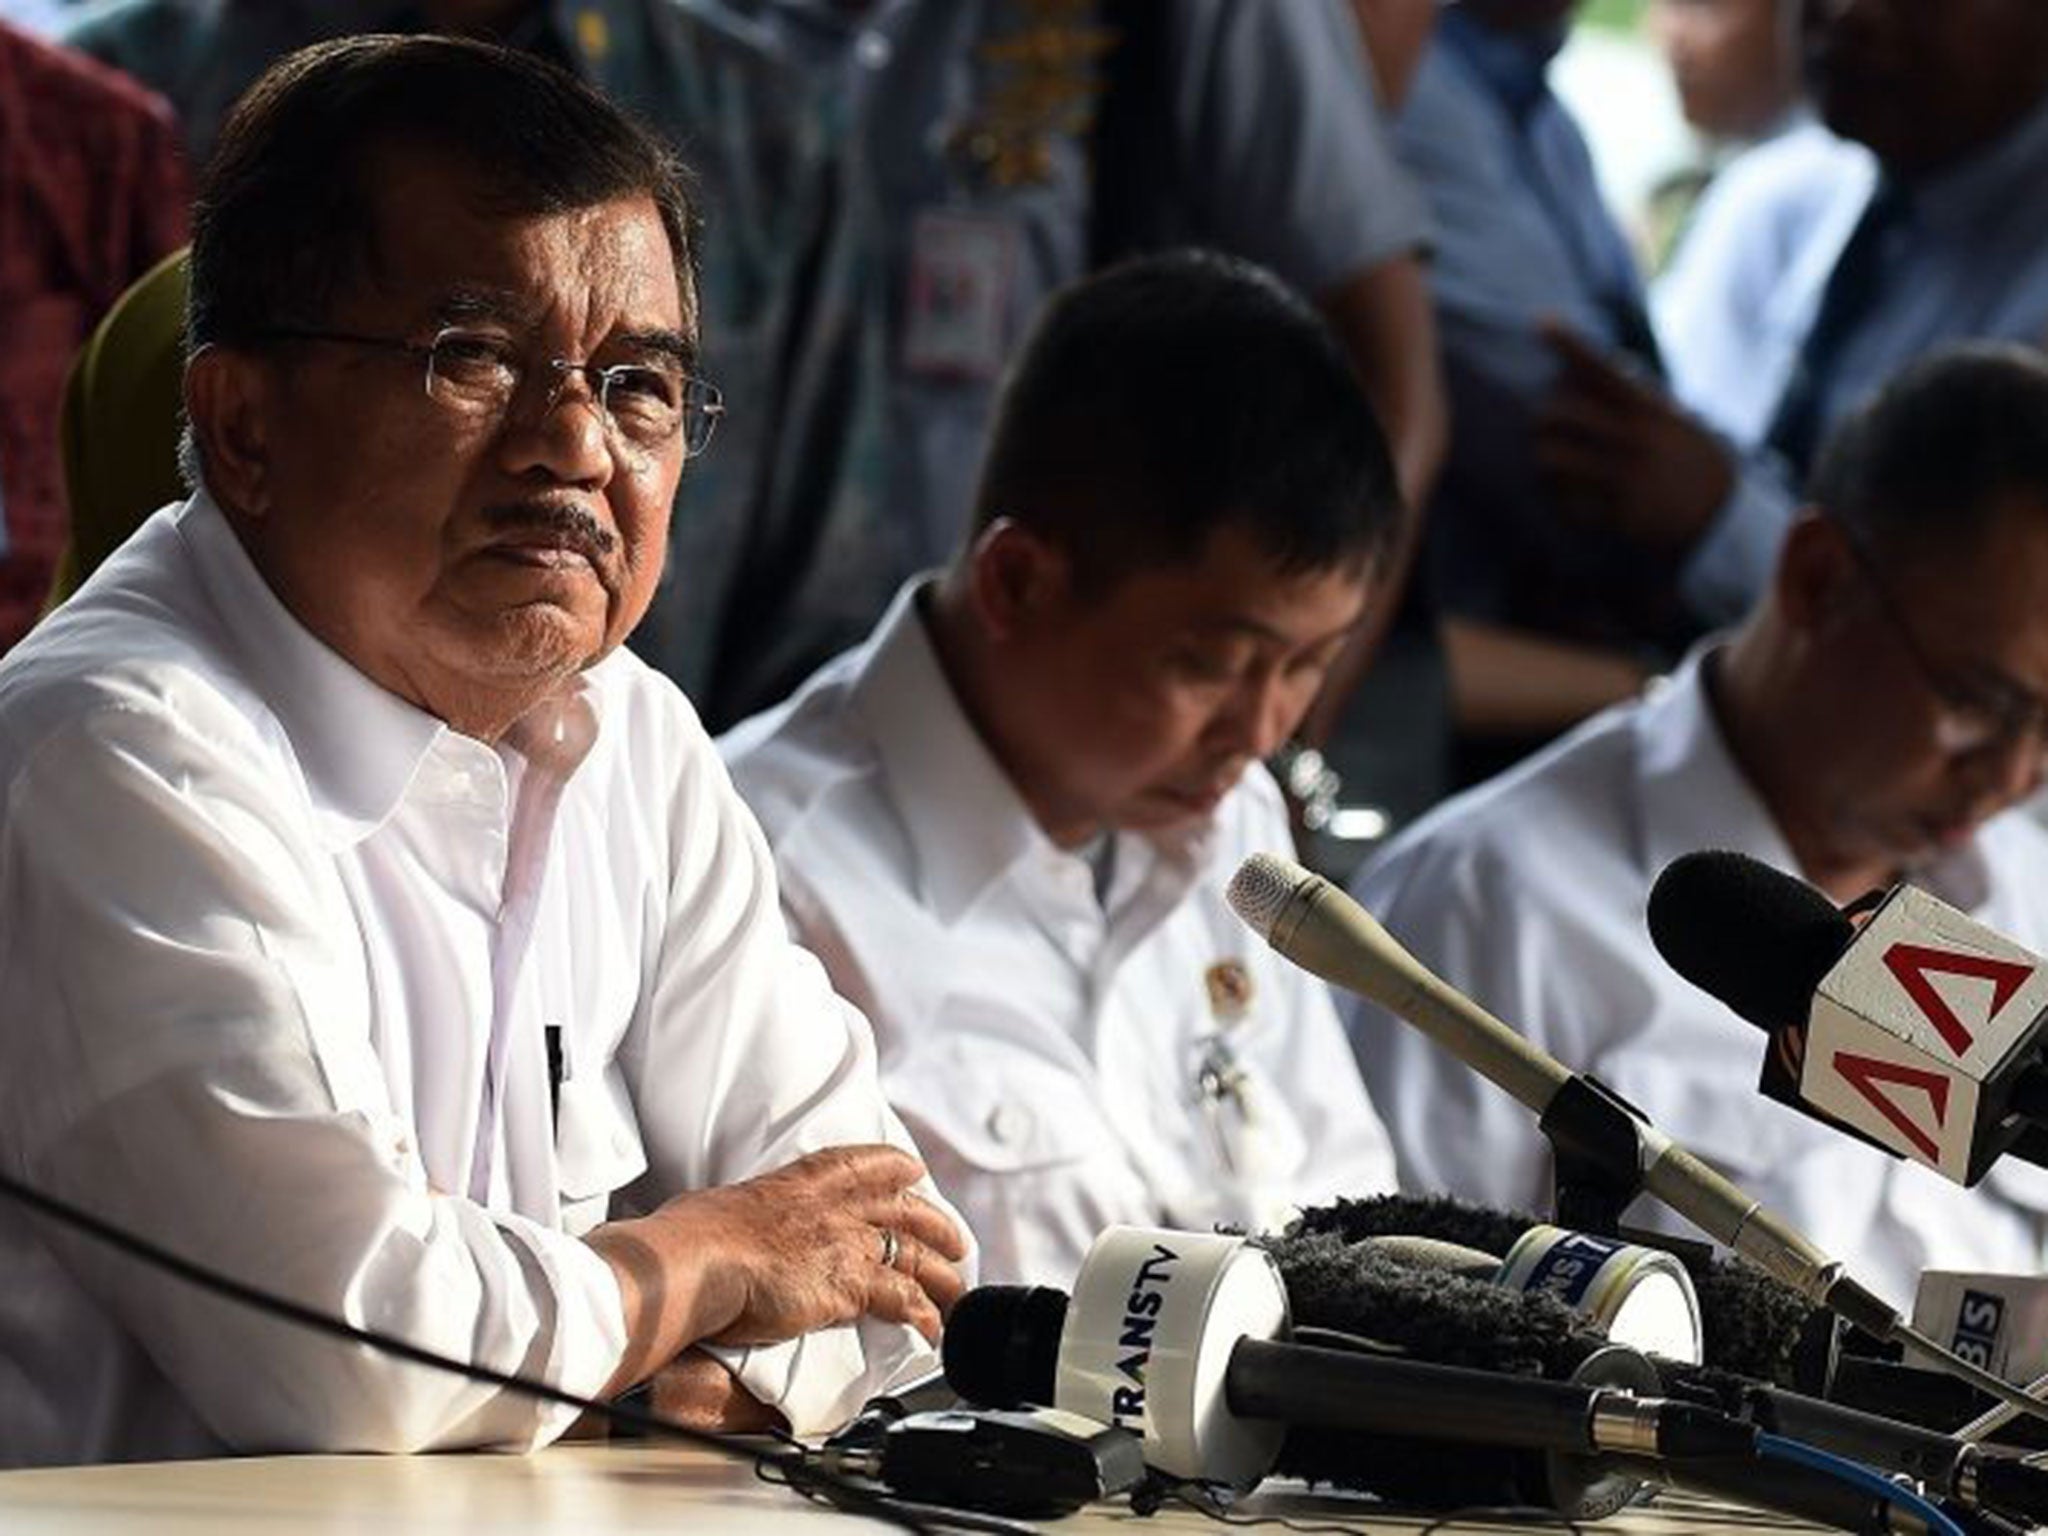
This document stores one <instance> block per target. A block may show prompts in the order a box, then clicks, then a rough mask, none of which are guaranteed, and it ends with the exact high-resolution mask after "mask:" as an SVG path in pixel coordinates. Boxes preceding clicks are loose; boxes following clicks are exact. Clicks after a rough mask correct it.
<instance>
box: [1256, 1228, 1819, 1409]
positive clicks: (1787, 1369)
mask: <svg viewBox="0 0 2048 1536" xmlns="http://www.w3.org/2000/svg"><path fill="white" fill-rule="evenodd" d="M1536 1225H1538V1220H1537V1218H1536V1217H1534V1216H1528V1215H1524V1214H1521V1213H1519V1212H1512V1211H1495V1210H1489V1209H1487V1208H1485V1207H1483V1206H1476V1205H1468V1204H1466V1203H1465V1202H1463V1201H1461V1200H1453V1199H1450V1198H1448V1197H1445V1196H1442V1195H1378V1196H1374V1197H1373V1198H1371V1199H1366V1200H1338V1201H1336V1202H1335V1203H1334V1204H1331V1205H1326V1206H1316V1207H1311V1208H1310V1209H1308V1210H1304V1211H1303V1212H1302V1213H1301V1215H1300V1216H1299V1217H1298V1218H1297V1219H1296V1220H1295V1221H1294V1222H1293V1224H1292V1225H1290V1226H1289V1227H1288V1229H1287V1232H1288V1236H1289V1237H1290V1238H1293V1237H1299V1236H1325V1237H1330V1238H1334V1239H1335V1240H1337V1241H1339V1242H1343V1243H1358V1242H1363V1241H1365V1240H1367V1239H1370V1238H1378V1237H1386V1236H1395V1235H1401V1236H1413V1237H1431V1238H1438V1239H1441V1240H1442V1241H1445V1242H1450V1243H1457V1244H1460V1245H1462V1246H1464V1247H1467V1248H1476V1249H1481V1250H1483V1251H1485V1252H1488V1253H1498V1254H1502V1255H1505V1254H1506V1253H1507V1252H1508V1251H1509V1250H1510V1249H1511V1248H1513V1247H1514V1246H1515V1244H1516V1243H1517V1242H1518V1241H1520V1239H1521V1237H1522V1235H1523V1234H1524V1233H1525V1232H1527V1231H1528V1230H1529V1229H1530V1228H1531V1227H1534V1226H1536ZM1628 1238H1629V1241H1631V1242H1644V1241H1650V1242H1655V1243H1657V1244H1658V1246H1660V1247H1664V1248H1666V1249H1667V1250H1668V1251H1669V1252H1671V1253H1672V1254H1673V1255H1674V1256H1675V1257H1676V1258H1677V1259H1678V1261H1679V1262H1680V1263H1681V1264H1683V1265H1684V1266H1685V1269H1686V1273H1687V1274H1688V1275H1690V1276H1691V1278H1692V1283H1693V1290H1694V1292H1695V1293H1696V1294H1697V1295H1698V1297H1699V1304H1700V1332H1701V1338H1702V1341H1703V1343H1704V1345H1705V1349H1706V1361H1707V1364H1708V1365H1709V1366H1711V1367H1715V1368H1717V1369H1720V1370H1724V1371H1731V1372H1734V1373H1736V1374H1738V1375H1742V1376H1747V1377H1751V1378H1753V1379H1754V1380H1757V1381H1764V1382H1769V1383H1770V1384H1771V1385H1772V1386H1776V1387H1784V1388H1786V1389H1788V1390H1790V1391H1794V1392H1804V1393H1807V1394H1809V1395H1811V1396H1820V1395H1822V1394H1824V1393H1825V1392H1826V1390H1827V1386H1828V1380H1829V1372H1830V1370H1831V1369H1832V1367H1833V1364H1834V1359H1835V1352H1836V1342H1835V1341H1836V1338H1837V1336H1838V1332H1839V1330H1838V1329H1837V1327H1836V1324H1835V1320H1834V1317H1833V1315H1832V1314H1831V1313H1829V1312H1828V1310H1827V1309H1826V1308H1825V1307H1820V1306H1816V1305H1815V1304H1814V1303H1813V1302H1811V1301H1809V1300H1807V1299H1806V1298H1805V1297H1804V1296H1802V1295H1800V1294H1799V1293H1798V1292H1797V1291H1795V1290H1793V1289H1792V1288H1791V1287H1790V1286H1788V1285H1786V1284H1784V1283H1783V1282H1782V1281H1779V1280H1776V1279H1773V1278H1772V1277H1771V1276H1770V1275H1767V1274H1765V1273H1764V1271H1762V1270H1761V1269H1759V1268H1757V1267H1756V1266H1755V1265H1754V1264H1750V1263H1748V1262H1746V1261H1745V1260H1742V1259H1737V1258H1717V1257H1715V1256H1714V1255H1713V1254H1712V1253H1711V1251H1710V1250H1708V1249H1707V1248H1706V1247H1705V1245H1703V1244H1700V1243H1693V1242H1674V1241H1671V1240H1670V1239H1668V1238H1660V1237H1657V1236H1655V1235H1654V1234H1649V1233H1642V1232H1632V1233H1630V1234H1628ZM1282 1273H1283V1274H1285V1273H1286V1266H1285V1264H1284V1263H1283V1265H1282ZM1288 1297H1289V1300H1290V1302H1295V1298H1294V1285H1293V1280H1292V1278H1291V1277H1289V1281H1288ZM1295 1318H1296V1321H1302V1320H1303V1318H1302V1313H1301V1309H1300V1304H1299V1303H1298V1302H1295ZM1367 1331H1370V1330H1367Z"/></svg>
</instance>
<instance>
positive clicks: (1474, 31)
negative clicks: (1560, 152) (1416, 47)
mask: <svg viewBox="0 0 2048 1536" xmlns="http://www.w3.org/2000/svg"><path fill="white" fill-rule="evenodd" d="M1437 35H1438V36H1439V37H1440V38H1441V39H1442V40H1443V43H1444V46H1445V47H1447V48H1449V49H1450V50H1451V51H1452V52H1453V53H1455V54H1456V55H1457V56H1458V57H1459V58H1461V59H1463V60H1464V61H1465V64H1466V66H1467V67H1468V68H1470V69H1471V70H1472V72H1473V73H1474V74H1476V75H1477V76H1478V77H1479V78H1480V80H1481V81H1483V82H1484V83H1485V85H1486V88H1487V89H1488V90H1489V91H1491V92H1492V93H1493V94H1494V95H1495V96H1496V97H1497V98H1498V99H1499V100H1500V102H1501V103H1502V104H1503V105H1504V106H1505V107H1506V108H1507V109H1508V112H1509V114H1510V115H1511V116H1513V117H1514V118H1515V119H1516V120H1517V121H1518V122H1519V121H1521V120H1522V119H1525V118H1527V117H1528V115H1529V114H1530V113H1531V112H1532V111H1534V110H1535V109H1536V107H1537V106H1539V105H1540V104H1541V103H1542V102H1543V101H1544V99H1545V98H1546V97H1548V96H1549V94H1550V85H1549V82H1548V80H1547V79H1546V78H1545V77H1546V74H1547V72H1548V70H1549V68H1550V61H1551V60H1552V59H1554V58H1556V57H1557V51H1558V49H1560V48H1562V47H1563V46H1564V37H1565V34H1564V31H1563V29H1562V28H1559V29H1556V30H1555V31H1554V32H1552V31H1532V30H1528V29H1523V30H1518V31H1513V32H1504V31H1498V30H1496V29H1494V28H1492V27H1489V26H1486V25H1484V24H1482V23H1480V22H1477V21H1474V20H1473V19H1472V18H1471V17H1470V16H1469V15H1467V14H1466V13H1465V11H1464V10H1463V9H1462V8H1461V7H1459V6H1456V5H1450V6H1446V7H1445V8H1444V10H1443V11H1442V13H1441V14H1440V15H1439V16H1438V18H1437Z"/></svg>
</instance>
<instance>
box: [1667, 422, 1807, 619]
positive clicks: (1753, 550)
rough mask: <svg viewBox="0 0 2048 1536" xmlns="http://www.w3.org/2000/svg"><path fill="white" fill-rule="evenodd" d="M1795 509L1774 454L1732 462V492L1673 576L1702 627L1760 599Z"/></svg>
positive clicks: (1736, 615)
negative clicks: (1733, 481) (1733, 465)
mask: <svg viewBox="0 0 2048 1536" xmlns="http://www.w3.org/2000/svg"><path fill="white" fill-rule="evenodd" d="M1729 452H1730V453H1731V454H1733V453H1734V449H1733V448H1730V450H1729ZM1798 504H1799V498H1798V496H1797V494H1796V493H1795V492H1794V491H1793V489H1792V487H1791V485H1790V484H1789V483H1788V481H1787V479H1786V475H1785V470H1784V465H1783V463H1782V461H1780V460H1779V459H1778V458H1777V457H1776V455H1774V454H1771V453H1770V452H1768V451H1761V452H1757V453H1753V454H1749V455H1747V456H1742V457H1736V458H1735V489H1734V490H1733V491H1731V492H1730V493H1729V496H1728V500H1727V501H1726V502H1725V503H1723V504H1722V507H1721V509H1720V511H1719V512H1717V513H1716V514H1715V516H1714V521H1713V522H1712V523H1711V524H1709V525H1708V527H1707V531H1706V533H1705V535H1703V536H1702V537H1701V539H1700V541H1699V543H1698V544H1696V545H1694V546H1693V550H1692V553H1691V554H1690V555H1688V556H1687V557H1686V561H1685V565H1684V567H1683V568H1682V569H1681V570H1680V572H1679V578H1678V588H1679V594H1680V596H1682V597H1683V598H1684V599H1685V602H1686V604H1687V606H1689V607H1690V608H1691V609H1692V611H1693V613H1694V614H1695V615H1696V616H1697V617H1698V618H1699V620H1700V622H1701V623H1702V624H1703V625H1705V626H1707V627H1709V628H1712V627H1716V626H1719V625H1723V624H1732V623H1734V622H1735V621H1737V620H1738V619H1740V618H1741V617H1742V616H1743V615H1744V614H1746V613H1748V612H1749V610H1750V607H1751V606H1752V605H1753V604H1754V603H1755V602H1756V600H1757V598H1759V597H1760V596H1762V595H1763V592H1764V590H1765V589H1766V588H1767V587H1769V586H1770V584H1771V573H1772V571H1773V570H1774V569H1775V568H1776V566H1777V563H1778V548H1779V546H1780V545H1782V544H1783V543H1784V542H1785V530H1786V529H1787V528H1789V527H1790V526H1791V525H1792V514H1793V513H1794V512H1795V511H1796V510H1797V509H1798Z"/></svg>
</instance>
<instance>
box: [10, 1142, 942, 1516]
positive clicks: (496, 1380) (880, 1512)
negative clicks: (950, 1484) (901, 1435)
mask: <svg viewBox="0 0 2048 1536" xmlns="http://www.w3.org/2000/svg"><path fill="white" fill-rule="evenodd" d="M0 1194H5V1195H8V1196H9V1197H11V1198H12V1199H14V1200H17V1201H19V1202H20V1203H21V1204H23V1205H25V1206H27V1207H29V1208H30V1209H31V1210H34V1211H39V1212H41V1213H42V1214H43V1215H45V1216H48V1217H50V1218H52V1219H53V1220H55V1221H57V1222H59V1223H60V1224H62V1225H64V1226H68V1227H71V1228H73V1229H75V1230H77V1231H80V1232H83V1233H85V1234H86V1235H87V1236H89V1237H91V1238H94V1239H95V1240H97V1241H99V1242H102V1243H105V1244H106V1245H107V1246H108V1247H110V1248H113V1249H115V1250H116V1251H117V1252H120V1253H125V1254H127V1255H128V1256H129V1257H130V1258H134V1259H140V1260H141V1261H142V1262H144V1263H146V1264H150V1265H153V1266H154V1267H156V1268H158V1269H161V1270H165V1271H167V1272H168V1273H170V1274H172V1275H175V1276H177V1277H178V1278H179V1279H180V1280H183V1281H185V1282H186V1283H187V1284H188V1285H196V1286H198V1287H199V1288H200V1289H201V1290H205V1291H212V1292H214V1293H215V1294H216V1295H220V1296H225V1297H227V1298H228V1299H229V1300H231V1301H236V1302H239V1303H241V1304H242V1305H243V1306H245V1307H250V1308H253V1309H254V1310H256V1311H258V1312H265V1313H269V1314H271V1315H272V1316H275V1317H282V1318H285V1319H287V1320H289V1321H291V1322H294V1323H297V1324H298V1325H299V1326H300V1327H302V1328H307V1329H310V1330H311V1331H313V1332H315V1333H324V1334H327V1335H328V1336H329V1337H331V1338H338V1339H346V1340H348V1341H349V1342H350V1343H354V1344H366V1345H368V1346H369V1347H370V1348H372V1349H377V1350H382V1351H383V1352H384V1353H386V1354H389V1355H395V1356H397V1357H398V1358H399V1359H401V1360H409V1361H411V1362H412V1363H413V1364H415V1365H424V1366H427V1367H429V1368H431V1369H433V1370H437V1371H446V1372H449V1373H450V1374H452V1375H456V1376H462V1377H465V1378H467V1379H468V1380H471V1381H481V1382H486V1383H488V1384H489V1385H491V1386H494V1387H502V1388H504V1389H505V1390H507V1391H511V1392H520V1393H524V1394H525V1395H526V1396H528V1397H534V1398H538V1399H540V1400H541V1401H542V1402H548V1403H556V1404H559V1405H560V1406H562V1407H565V1408H574V1409H577V1410H578V1411H580V1412H583V1413H595V1414H597V1415H599V1416H600V1417H602V1418H604V1419H606V1420H608V1421H609V1422H611V1423H613V1424H618V1425H623V1426H625V1427H626V1428H629V1429H635V1430H638V1431H639V1432H640V1433H642V1434H644V1435H652V1436H665V1437H667V1438H669V1439H671V1440H680V1441H682V1442H684V1443H685V1444H688V1445H695V1446H700V1447H702V1448H704V1449H707V1450H713V1451H717V1452H718V1453H719V1454H720V1455H723V1456H729V1457H732V1458H734V1459H735V1460H741V1461H747V1462H751V1463H753V1465H754V1468H755V1471H756V1473H757V1474H758V1473H759V1472H760V1469H761V1468H762V1467H763V1466H764V1465H765V1466H772V1467H774V1468H776V1469H777V1470H779V1471H780V1472H781V1473H782V1474H783V1478H784V1480H785V1483H786V1486H789V1487H791V1488H794V1489H795V1490H796V1491H797V1492H799V1493H802V1494H805V1495H806V1496H807V1497H810V1496H815V1497H819V1498H823V1499H825V1500H826V1501H827V1502H829V1503H831V1504H833V1505H835V1506H836V1507H838V1508H841V1509H845V1510H847V1511H849V1512H850V1513H854V1514H862V1515H872V1516H874V1517H875V1518H876V1519H880V1520H886V1521H889V1522H890V1523H892V1524H894V1525H898V1526H901V1527H902V1528H903V1529H905V1530H908V1531H915V1532H918V1533H919V1536H926V1533H933V1532H936V1531H937V1530H939V1529H940V1526H939V1525H938V1524H937V1523H935V1522H936V1521H937V1520H939V1519H940V1518H943V1519H945V1520H947V1521H953V1520H954V1519H955V1517H954V1516H953V1514H952V1513H951V1512H949V1511H948V1512H941V1511H938V1510H935V1509H934V1510H930V1511H929V1512H922V1511H920V1512H913V1511H911V1510H910V1509H908V1508H907V1507H905V1506H903V1505H902V1504H901V1502H900V1501H898V1500H893V1499H891V1498H889V1497H887V1496H886V1495H884V1494H879V1493H874V1492H871V1491H870V1490H868V1489H866V1488H862V1487H860V1486H859V1485H858V1484H856V1483H853V1482H850V1481H848V1480H847V1479H846V1478H843V1477H841V1476H840V1475H839V1474H838V1473H836V1472H832V1471H829V1470H827V1469H826V1468H824V1467H821V1466H819V1465H817V1464H816V1463H815V1462H813V1461H812V1460H811V1459H810V1458H809V1454H808V1452H803V1453H800V1454H796V1455H777V1454H775V1453H772V1452H769V1451H764V1450H762V1449H761V1448H760V1447H758V1446H755V1445H750V1444H748V1443H747V1441H746V1440H744V1439H742V1438H740V1437H739V1436H736V1435H722V1434H719V1433H717V1432H716V1431H713V1430H708V1429H695V1428H693V1427H691V1426H690V1425H688V1424H682V1423H678V1422H677V1421H676V1420H674V1419H669V1418H664V1417H663V1416H662V1415H660V1414H655V1413H648V1412H646V1411H644V1410H643V1409H639V1408H628V1407H624V1406H621V1405H620V1404H618V1403H607V1402H601V1401H599V1400H598V1399H596V1398H589V1397H579V1396H577V1395H576V1394H575V1393H574V1392H565V1391H563V1390H562V1389H561V1388H560V1387H557V1386H553V1385H551V1384H549V1383H548V1382H545V1381H537V1380H535V1379H534V1378H532V1377H530V1376H519V1375H514V1374H513V1373H511V1372H509V1371H500V1370H496V1369H494V1368H493V1367H491V1366H487V1365H477V1364H475V1363H474V1362H472V1361H468V1360H458V1359H456V1358H455V1357H453V1356H452V1355H444V1354H441V1353H439V1352H438V1351H436V1350H431V1349H426V1348H424V1347H422V1346H421V1345H418V1344H413V1343H409V1342H407V1341H406V1340H404V1339H400V1338H394V1337H392V1336H391V1335H389V1334H384V1333H379V1332H377V1331H376V1330H375V1329H371V1328H362V1327H358V1326H357V1325H356V1324H354V1323H351V1322H348V1321H346V1320H345V1319H343V1318H339V1317H334V1316H331V1315H330V1314H328V1313H326V1312H322V1311H319V1310H318V1309H317V1308H313V1307H309V1306H306V1305H305V1304H304V1303H302V1302H297V1301H293V1300H291V1299H290V1298H289V1297H285V1296H279V1295H277V1294H276V1293H274V1292H272V1291H266V1290H264V1289H262V1288H261V1287H259V1286H254V1285H251V1284H249V1283H248V1282H247V1281H244V1280H237V1279H235V1278H234V1277H233V1276H232V1275H224V1274H222V1273H221V1272H220V1271H218V1270H215V1269H209V1268H207V1267H206V1266H205V1265H203V1264H198V1263H195V1262H193V1261H192V1260H190V1259H187V1258H184V1257H182V1256H181V1255H179V1254H175V1253H172V1252H171V1251H170V1250H169V1249H167V1248H161V1247H159V1246H157V1244H155V1243H153V1242H151V1241H149V1239H147V1238H144V1237H138V1236H137V1235H136V1234H134V1233H132V1232H129V1231H127V1230H125V1229H124V1228H121V1227H117V1226H115V1225H114V1224H113V1223H112V1222H110V1221H106V1220H104V1219H102V1218H101V1217H98V1216H95V1215H93V1214H92V1213H91V1212H89V1211H84V1210H80V1209H79V1208H78V1207H77V1206H75V1205H72V1204H70V1203H69V1202H67V1201H64V1200H60V1199H58V1198H57V1197H56V1196H55V1195H50V1194H45V1193H44V1192H43V1191H42V1190H40V1189H37V1188H36V1187H35V1186H33V1185H31V1184H25V1183H23V1182H21V1181H20V1180H18V1179H15V1178H12V1177H10V1176H8V1175H7V1174H4V1173H0ZM771 1481H772V1479H771ZM975 1518H976V1519H979V1518H980V1517H978V1516H977V1517H975Z"/></svg>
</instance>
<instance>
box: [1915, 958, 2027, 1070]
mask: <svg viewBox="0 0 2048 1536" xmlns="http://www.w3.org/2000/svg"><path fill="white" fill-rule="evenodd" d="M1884 964H1885V969H1886V970H1888V971H1890V972H1891V973H1892V975H1894V976H1896V977H1897V978H1898V981H1899V985H1900V986H1902V987H1904V988H1905V989H1906V995H1907V996H1908V997H1910V998H1912V999H1913V1003H1914V1006H1915V1007H1917V1008H1918V1009H1919V1010H1920V1012H1921V1013H1922V1014H1923V1015H1925V1016H1926V1019H1927V1022H1928V1023H1930V1024H1932V1025H1933V1026H1934V1027H1935V1029H1936V1030H1937V1031H1938V1032H1939V1033H1940V1035H1941V1038H1942V1039H1943V1040H1944V1041H1946V1042H1947V1043H1948V1048H1949V1049H1950V1050H1952V1051H1954V1052H1955V1053H1956V1055H1957V1057H1958V1058H1960V1057H1962V1056H1963V1055H1964V1054H1965V1053H1967V1052H1968V1051H1969V1049H1970V1046H1971V1044H1972V1043H1973V1042H1974V1041H1975V1039H1976V1036H1975V1035H1974V1034H1973V1033H1972V1032H1971V1031H1970V1030H1969V1029H1968V1028H1966V1027H1965V1026H1964V1024H1963V1021H1962V1020H1961V1019H1959V1018H1957V1017H1956V1015H1955V1010H1954V1009H1953V1008H1951V1007H1949V1005H1948V1004H1947V1002H1945V1001H1944V1000H1943V999H1942V996H1941V994H1940V993H1939V992H1937V991H1935V990H1934V983H1932V982H1931V981H1929V980H1928V979H1927V978H1928V976H1929V974H1930V973H1932V972H1936V971H1939V972H1943V973H1945V974H1947V975H1951V976H1972V977H1975V978H1976V979H1977V980H1979V981H1988V982H1990V983H1991V987H1992V991H1991V1008H1990V1010H1989V1011H1988V1012H1987V1013H1986V1014H1985V1015H1984V1022H1985V1023H1987V1024H1988V1023H1990V1022H1991V1021H1992V1020H1993V1019H1995V1018H1997V1017H1998V1014H1999V1010H2000V1009H2002V1008H2004V1007H2005V1005H2006V1004H2007V1003H2009V1002H2011V1001H2012V995H2013V994H2014V993H2015V992H2017V991H2019V989H2020V988H2021V987H2023V986H2025V985H2026V984H2027V979H2028V978H2029V977H2031V976H2032V975H2033V974H2034V968H2033V967H2032V966H2031V965H2022V964H2020V963H2019V962H2017V961H2013V960H1999V959H1995V958H1993V957H1992V956H1990V955H1965V954H1957V953H1955V952H1953V951H1951V950H1945V949H1931V948H1929V947H1928V946H1927V945H1925V944H1894V945H1892V946H1891V947H1890V948H1888V949H1886V950H1885V952H1884Z"/></svg>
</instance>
